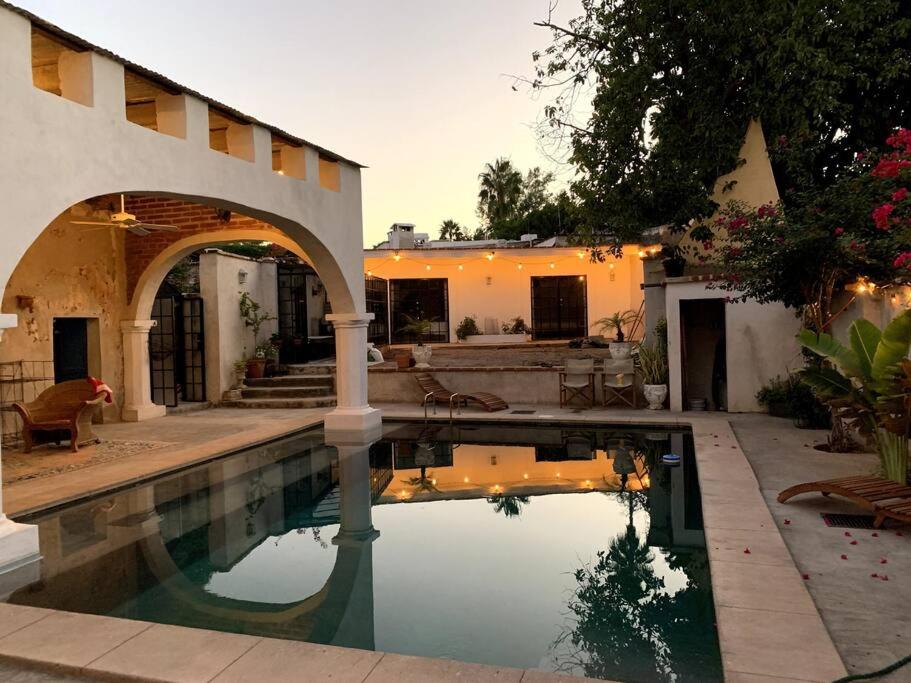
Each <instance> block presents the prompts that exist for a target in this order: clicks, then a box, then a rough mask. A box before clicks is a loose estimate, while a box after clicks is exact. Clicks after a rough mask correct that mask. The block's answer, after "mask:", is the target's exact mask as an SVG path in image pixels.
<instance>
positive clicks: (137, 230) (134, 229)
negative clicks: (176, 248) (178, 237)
mask: <svg viewBox="0 0 911 683" xmlns="http://www.w3.org/2000/svg"><path fill="white" fill-rule="evenodd" d="M70 223H72V224H73V225H101V226H104V227H109V228H123V229H124V230H127V231H129V232H131V233H133V234H134V235H140V236H142V237H145V236H146V235H151V234H152V232H155V231H158V232H179V231H180V228H178V227H177V226H176V225H157V224H155V223H144V222H142V221H138V220H136V216H134V215H133V214H131V213H127V211H126V203H125V201H124V197H123V195H120V211H119V212H117V213H112V214H111V219H110V220H109V221H70Z"/></svg>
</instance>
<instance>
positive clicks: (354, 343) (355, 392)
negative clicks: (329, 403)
mask: <svg viewBox="0 0 911 683" xmlns="http://www.w3.org/2000/svg"><path fill="white" fill-rule="evenodd" d="M326 320H328V321H329V322H331V323H332V326H333V327H334V328H335V363H336V367H335V386H336V392H335V393H336V403H337V405H336V408H335V410H333V411H332V412H331V413H329V414H328V415H326V420H325V428H326V430H327V431H340V432H363V431H368V430H373V429H376V428H378V427H379V426H380V422H381V411H379V410H377V409H376V408H371V407H370V405H369V404H368V403H367V325H369V324H370V321H371V320H373V313H333V314H329V315H327V316H326Z"/></svg>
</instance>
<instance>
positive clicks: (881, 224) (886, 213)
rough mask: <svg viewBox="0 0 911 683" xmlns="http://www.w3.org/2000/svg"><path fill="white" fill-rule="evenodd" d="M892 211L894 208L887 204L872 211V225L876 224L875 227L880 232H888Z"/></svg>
mask: <svg viewBox="0 0 911 683" xmlns="http://www.w3.org/2000/svg"><path fill="white" fill-rule="evenodd" d="M894 210H895V206H894V205H893V204H889V203H888V202H887V203H885V204H883V205H882V206H877V207H876V208H875V209H873V213H872V214H870V215H871V216H872V218H873V223H875V224H876V227H877V228H879V229H880V230H888V229H889V223H890V222H891V218H890V217H891V215H892V212H893V211H894Z"/></svg>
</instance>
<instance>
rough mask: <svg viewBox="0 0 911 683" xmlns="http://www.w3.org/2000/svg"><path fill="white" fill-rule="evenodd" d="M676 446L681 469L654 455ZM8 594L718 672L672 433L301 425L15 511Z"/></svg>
mask: <svg viewBox="0 0 911 683" xmlns="http://www.w3.org/2000/svg"><path fill="white" fill-rule="evenodd" d="M669 451H674V452H678V453H682V454H683V455H684V459H683V464H682V465H681V466H680V467H666V466H664V465H662V464H661V462H660V461H661V455H663V454H664V453H667V452H669ZM34 521H36V522H37V523H38V524H39V530H40V535H41V547H42V553H43V555H44V561H43V567H42V581H41V582H39V583H38V584H35V585H32V586H29V587H27V588H24V589H22V590H20V591H18V592H16V593H14V594H13V596H12V597H11V598H10V600H11V601H12V602H16V603H21V604H30V605H38V606H45V607H53V608H58V609H66V610H72V611H79V612H92V613H98V614H109V615H114V616H121V617H126V618H134V619H143V620H149V621H157V622H162V623H175V624H182V625H187V626H199V627H205V628H214V629H219V630H225V631H233V632H238V633H249V634H256V635H261V636H271V637H278V638H290V639H297V640H307V641H311V642H320V643H331V644H335V645H346V646H350V647H360V648H366V649H377V650H384V651H390V652H400V653H405V654H416V655H424V656H434V657H449V658H454V659H459V660H465V661H475V662H482V663H489V664H499V665H504V666H515V667H523V668H540V669H544V670H552V671H563V672H566V673H575V674H585V675H588V676H593V677H599V678H606V679H612V680H620V681H653V680H655V681H720V680H721V678H722V677H721V669H720V656H719V653H718V644H717V636H716V633H715V626H714V613H713V608H712V595H711V582H710V578H709V571H708V562H707V558H706V553H705V548H704V540H703V535H702V530H701V511H700V507H699V495H698V489H697V488H696V480H695V469H694V467H693V453H692V442H691V439H690V438H689V436H688V435H687V434H685V433H683V432H674V431H661V432H647V431H643V430H636V429H633V428H629V427H624V428H622V429H621V428H617V427H611V428H607V427H606V428H604V429H589V430H580V429H578V428H561V427H540V426H523V425H510V426H501V425H483V424H478V425H465V426H449V425H441V424H429V425H425V424H422V423H418V424H411V423H390V424H387V425H386V426H385V432H384V438H383V439H382V440H381V441H379V442H377V443H375V444H372V445H368V444H358V445H350V444H349V445H345V444H338V445H336V446H332V445H327V444H325V442H324V439H323V434H322V433H321V432H320V431H319V430H311V431H307V432H303V433H300V434H297V435H294V436H291V437H288V438H286V439H282V440H280V441H276V442H274V443H270V444H267V445H265V446H260V447H258V448H255V449H250V450H248V451H245V452H242V453H238V454H236V455H233V456H230V457H227V458H223V459H220V460H217V461H215V462H211V463H208V464H205V465H202V466H199V467H195V468H193V469H191V470H187V471H185V472H182V473H179V474H175V475H172V476H168V477H166V478H163V479H159V480H156V481H154V482H151V483H149V484H146V485H143V486H139V487H137V488H134V489H131V490H129V491H126V492H123V493H119V494H116V495H113V496H110V497H106V498H104V499H101V500H93V501H89V502H85V503H81V504H76V505H73V506H70V507H68V508H66V509H63V510H61V511H58V512H55V513H53V514H50V515H47V516H45V517H42V518H39V519H37V520H34Z"/></svg>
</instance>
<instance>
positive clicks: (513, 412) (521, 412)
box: [509, 410, 535, 415]
mask: <svg viewBox="0 0 911 683" xmlns="http://www.w3.org/2000/svg"><path fill="white" fill-rule="evenodd" d="M509 414H510V415H534V414H535V411H534V410H510V411H509Z"/></svg>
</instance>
